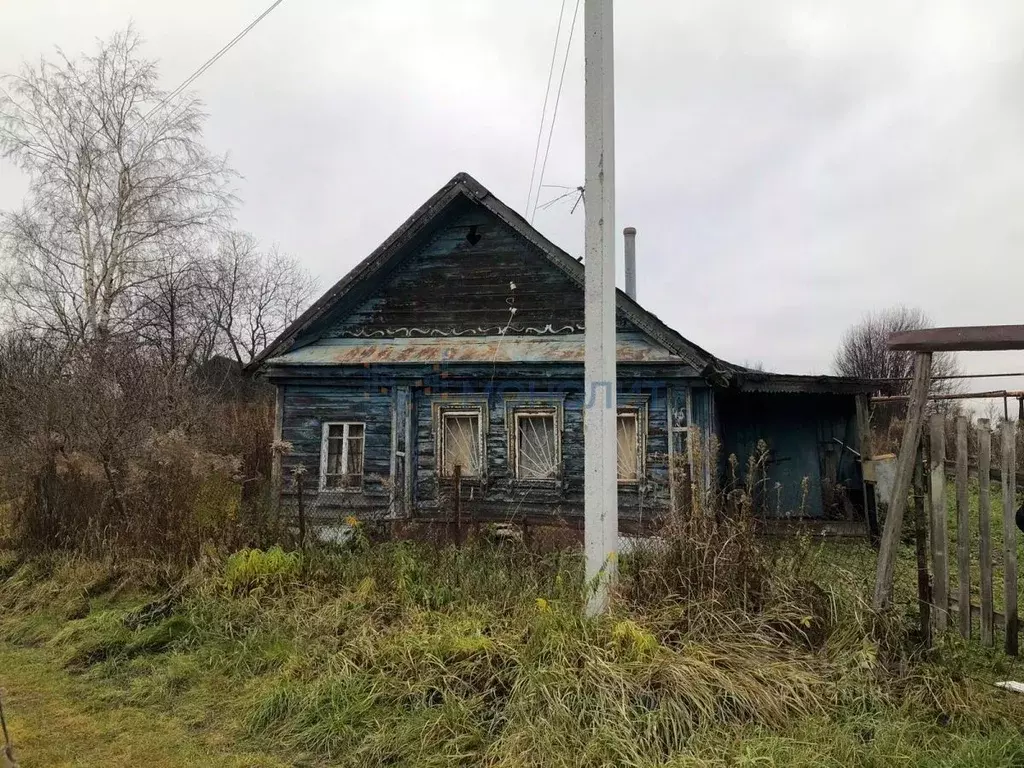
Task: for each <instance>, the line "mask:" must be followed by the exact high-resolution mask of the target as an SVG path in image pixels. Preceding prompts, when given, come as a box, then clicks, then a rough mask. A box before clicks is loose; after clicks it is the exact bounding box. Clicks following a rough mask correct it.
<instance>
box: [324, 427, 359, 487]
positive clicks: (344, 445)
mask: <svg viewBox="0 0 1024 768" xmlns="http://www.w3.org/2000/svg"><path fill="white" fill-rule="evenodd" d="M352 426H360V427H362V428H363V437H362V440H363V453H362V456H361V457H360V463H359V485H358V487H348V488H346V487H335V488H328V487H327V458H328V449H329V441H330V434H331V427H342V434H341V466H342V468H343V469H344V470H345V471H343V472H342V473H341V474H340V475H336V476H340V477H344V476H345V475H347V474H349V473H348V471H347V470H348V443H349V440H350V439H351V438H350V437H349V428H350V427H352ZM320 429H321V431H320V490H321V491H323V492H326V493H361V492H362V490H363V483H364V482H365V480H366V422H364V421H325V422H324V423H323V424H322V425H321V428H320Z"/></svg>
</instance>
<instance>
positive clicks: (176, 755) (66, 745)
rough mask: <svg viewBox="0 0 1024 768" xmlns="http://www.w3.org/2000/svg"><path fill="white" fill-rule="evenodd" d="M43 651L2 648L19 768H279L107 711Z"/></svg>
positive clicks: (217, 743) (175, 729) (177, 725)
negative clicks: (181, 767)
mask: <svg viewBox="0 0 1024 768" xmlns="http://www.w3.org/2000/svg"><path fill="white" fill-rule="evenodd" d="M87 686H88V684H87V683H86V682H85V681H83V680H80V679H76V678H75V677H74V676H72V675H70V674H68V673H67V672H66V671H65V670H63V669H62V668H61V667H60V666H59V664H57V663H56V662H55V661H54V660H53V659H52V657H50V655H49V654H48V652H47V651H46V650H45V649H39V648H20V647H14V646H10V645H5V644H2V643H0V690H2V691H3V693H4V710H5V714H6V715H7V722H8V728H9V730H10V732H11V739H12V741H13V742H14V745H15V748H16V751H17V755H18V759H19V760H20V761H21V766H22V768H44V767H45V768H57V767H58V766H97V765H102V766H105V767H106V766H112V767H115V768H116V767H118V766H125V767H126V768H127V766H142V768H164V767H165V766H167V767H168V768H170V766H175V768H177V767H178V766H212V767H213V768H222V767H223V768H227V767H228V766H231V767H232V768H234V767H237V768H242V767H243V766H244V767H245V768H248V767H249V766H252V767H253V768H257V767H258V766H263V767H265V768H277V767H278V766H283V765H286V764H285V763H282V762H280V761H279V760H277V759H274V758H269V757H266V756H264V755H260V754H257V753H252V752H244V751H238V750H237V749H234V746H235V745H233V744H232V743H231V740H230V738H229V737H226V736H225V737H224V738H217V734H211V733H209V732H202V733H198V734H197V733H196V732H195V731H193V730H190V729H189V728H188V727H187V726H186V725H185V724H184V723H182V722H181V721H179V720H176V719H174V718H173V717H170V716H165V715H161V714H159V713H154V712H152V711H148V710H143V709H137V708H133V707H116V708H109V707H105V706H104V705H102V704H100V703H97V700H96V697H95V696H89V692H88V690H87Z"/></svg>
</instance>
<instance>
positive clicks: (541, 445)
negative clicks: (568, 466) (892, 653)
mask: <svg viewBox="0 0 1024 768" xmlns="http://www.w3.org/2000/svg"><path fill="white" fill-rule="evenodd" d="M557 415H558V414H557V410H556V409H555V408H521V409H516V411H515V412H514V425H513V426H514V435H515V475H516V479H518V480H557V479H558V476H559V474H560V470H561V465H562V457H561V436H560V435H559V424H558V421H559V419H558V418H557Z"/></svg>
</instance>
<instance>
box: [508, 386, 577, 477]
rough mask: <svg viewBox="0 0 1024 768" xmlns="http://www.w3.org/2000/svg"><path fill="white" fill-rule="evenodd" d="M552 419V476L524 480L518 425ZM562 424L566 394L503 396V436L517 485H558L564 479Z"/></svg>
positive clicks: (512, 474) (510, 473)
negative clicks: (536, 419)
mask: <svg viewBox="0 0 1024 768" xmlns="http://www.w3.org/2000/svg"><path fill="white" fill-rule="evenodd" d="M537 417H539V418H551V419H552V427H553V430H554V457H555V465H554V467H553V469H554V476H553V477H550V478H529V477H523V476H522V474H523V471H522V462H521V455H520V454H521V446H520V424H521V421H522V420H523V419H528V418H537ZM564 424H565V394H564V393H556V394H553V395H540V396H538V395H523V394H509V395H506V396H505V433H506V437H507V441H508V469H509V475H510V477H511V478H512V479H513V480H514V481H515V482H516V483H519V484H523V485H532V486H540V487H557V486H559V485H561V483H562V478H563V475H564V458H563V456H562V434H563V430H564Z"/></svg>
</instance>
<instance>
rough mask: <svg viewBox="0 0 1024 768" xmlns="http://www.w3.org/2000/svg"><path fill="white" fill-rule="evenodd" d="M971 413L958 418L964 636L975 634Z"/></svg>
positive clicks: (958, 515)
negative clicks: (969, 451)
mask: <svg viewBox="0 0 1024 768" xmlns="http://www.w3.org/2000/svg"><path fill="white" fill-rule="evenodd" d="M967 463H968V460H967V417H966V416H958V417H957V420H956V564H957V586H958V587H959V595H958V597H957V602H958V604H959V606H960V636H961V637H963V638H964V639H968V638H970V636H971V512H970V508H969V507H968V495H967V494H968V490H967V483H968V476H967Z"/></svg>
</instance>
